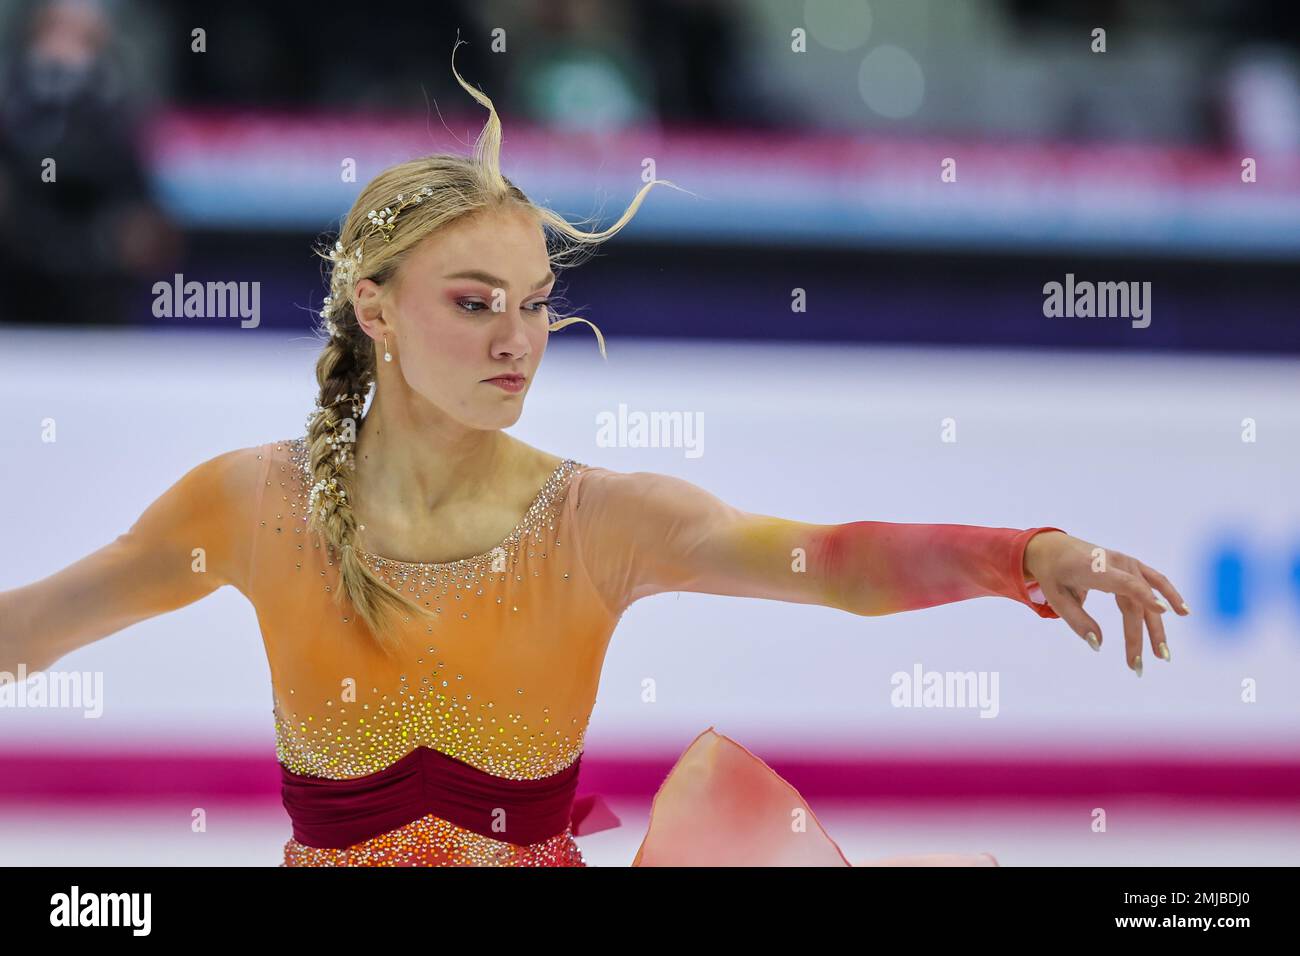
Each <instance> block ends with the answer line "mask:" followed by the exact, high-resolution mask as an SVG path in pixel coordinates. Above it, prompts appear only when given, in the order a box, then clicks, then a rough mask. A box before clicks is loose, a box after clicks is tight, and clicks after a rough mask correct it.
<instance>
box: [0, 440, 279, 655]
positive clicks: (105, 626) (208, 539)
mask: <svg viewBox="0 0 1300 956" xmlns="http://www.w3.org/2000/svg"><path fill="white" fill-rule="evenodd" d="M264 468H265V463H264V462H263V461H262V460H260V459H259V448H258V447H253V448H243V449H239V450H236V451H230V452H226V453H224V454H221V455H218V456H217V457H215V458H212V459H210V460H208V461H205V462H203V463H202V464H199V465H197V466H195V467H194V468H192V469H190V471H188V472H186V473H185V474H184V475H183V476H182V477H181V478H180V479H179V480H177V481H176V482H175V483H174V484H173V485H172V486H171V487H170V488H168V489H167V490H166V491H165V492H163V494H162V495H161V496H160V497H159V498H157V500H155V501H154V502H153V503H152V504H150V505H149V506H148V507H147V508H146V509H145V510H144V512H143V513H142V514H141V515H140V517H139V518H138V519H137V520H136V521H135V523H134V524H132V525H131V526H130V528H129V529H128V530H127V531H126V532H125V533H123V534H120V535H118V537H117V538H116V539H115V540H113V541H112V542H110V543H109V544H107V545H105V546H104V547H102V548H100V549H99V550H98V551H95V552H93V553H91V554H89V555H87V556H86V557H84V558H82V559H81V560H79V561H77V562H75V563H73V564H71V565H69V566H68V567H66V568H64V569H63V570H61V571H57V572H55V573H54V574H51V575H49V576H48V577H45V578H42V579H41V580H39V581H36V582H34V583H32V584H28V585H26V586H24V587H20V588H17V589H15V590H12V591H7V592H4V593H3V594H2V595H0V600H3V602H4V603H3V605H0V609H2V610H3V611H4V612H5V614H4V616H6V617H7V618H8V619H9V623H8V624H7V625H5V632H6V633H5V637H6V639H7V640H6V643H7V644H8V645H9V646H8V648H7V649H6V650H7V654H6V656H12V655H13V653H14V650H15V649H17V650H18V651H19V652H20V653H22V654H24V655H25V660H26V662H27V666H28V668H29V669H37V668H41V667H48V666H49V665H50V664H52V663H53V662H54V661H56V660H58V659H59V658H60V657H62V656H63V655H65V654H67V653H69V652H70V651H72V650H75V649H76V648H78V647H81V646H83V645H85V644H89V643H91V642H92V641H96V640H98V639H100V638H102V637H106V636H108V635H109V634H112V633H114V632H116V631H119V630H121V629H122V628H124V627H127V626H129V625H131V624H134V623H136V622H137V621H141V620H144V619H146V618H149V617H153V616H155V615H158V614H162V613H164V612H167V611H171V610H175V609H176V608H180V607H184V606H185V605H187V604H191V603H193V602H194V601H197V600H198V599H199V598H201V597H203V596H204V595H206V594H209V593H211V592H212V591H215V590H216V589H217V588H219V587H221V586H222V585H224V584H231V585H233V586H235V587H236V588H238V589H239V590H241V591H243V592H244V593H247V589H248V574H249V555H250V549H251V544H252V528H251V522H252V517H253V515H254V513H255V508H256V497H257V493H258V491H259V485H260V482H259V480H258V479H259V476H260V475H261V473H262V471H263V469H264Z"/></svg>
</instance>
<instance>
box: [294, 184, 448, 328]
mask: <svg viewBox="0 0 1300 956" xmlns="http://www.w3.org/2000/svg"><path fill="white" fill-rule="evenodd" d="M432 195H433V187H432V186H421V187H420V188H419V189H417V190H416V191H415V192H413V193H411V194H410V195H409V196H408V195H406V194H405V193H398V194H397V200H396V202H397V207H396V208H394V207H392V206H385V207H384V208H383V209H379V210H375V209H372V210H370V212H368V213H366V219H367V221H368V222H369V224H370V231H369V232H368V233H367V234H366V235H365V236H362V238H361V242H359V243H357V246H356V248H355V249H354V250H353V251H352V254H351V255H348V254H347V252H345V251H344V249H343V241H342V240H341V239H340V240H339V241H338V242H335V243H334V248H333V249H332V250H330V254H329V260H330V261H331V262H333V263H334V269H333V272H332V273H331V275H330V288H331V290H338V291H340V292H341V291H343V290H345V289H351V288H352V287H353V286H354V285H356V282H357V274H358V271H359V270H360V268H361V246H362V245H363V244H364V242H365V240H366V239H367V238H369V237H370V236H382V237H383V239H384V242H391V241H392V238H393V230H394V229H396V228H397V217H398V216H399V215H401V213H402V210H404V209H407V208H409V207H411V206H418V205H420V204H421V203H422V202H424V201H425V200H426V199H428V198H429V197H430V196H432ZM339 298H340V299H342V298H343V296H339ZM337 304H338V301H337V300H336V299H335V296H334V294H333V291H331V294H330V295H327V296H325V300H324V301H323V302H322V303H321V307H320V314H321V315H322V316H328V315H330V314H331V313H332V312H333V311H334V308H335V306H336V305H337ZM326 324H327V325H328V327H329V330H330V335H332V336H333V335H338V334H339V328H338V326H336V325H335V324H334V323H333V322H327V323H326Z"/></svg>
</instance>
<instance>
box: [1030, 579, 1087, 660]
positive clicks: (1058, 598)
mask: <svg viewBox="0 0 1300 956" xmlns="http://www.w3.org/2000/svg"><path fill="white" fill-rule="evenodd" d="M1040 587H1042V588H1043V596H1044V597H1045V598H1047V603H1048V604H1049V605H1051V608H1052V610H1053V611H1055V612H1056V613H1057V614H1059V615H1060V617H1061V620H1063V621H1064V622H1065V623H1066V624H1068V625H1069V626H1070V629H1071V630H1073V631H1074V633H1075V634H1078V635H1079V636H1080V637H1081V638H1083V639H1084V640H1085V641H1087V642H1088V645H1089V646H1090V647H1091V648H1092V649H1093V650H1094V651H1100V650H1101V625H1100V624H1098V623H1097V622H1096V621H1094V620H1093V619H1092V617H1091V615H1089V614H1088V612H1087V611H1085V610H1084V609H1083V602H1082V601H1080V600H1079V598H1078V597H1077V596H1075V594H1074V592H1073V591H1070V590H1067V589H1065V588H1059V587H1053V586H1050V585H1040ZM1090 634H1091V635H1092V637H1091V639H1090V638H1089V635H1090Z"/></svg>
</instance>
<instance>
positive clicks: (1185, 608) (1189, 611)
mask: <svg viewBox="0 0 1300 956" xmlns="http://www.w3.org/2000/svg"><path fill="white" fill-rule="evenodd" d="M1183 610H1184V611H1186V612H1187V613H1188V614H1191V613H1192V609H1191V608H1190V607H1188V606H1187V602H1186V601H1184V602H1183Z"/></svg>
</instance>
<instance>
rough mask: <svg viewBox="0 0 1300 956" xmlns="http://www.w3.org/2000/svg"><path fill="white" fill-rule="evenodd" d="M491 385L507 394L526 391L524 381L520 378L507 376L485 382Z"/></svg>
mask: <svg viewBox="0 0 1300 956" xmlns="http://www.w3.org/2000/svg"><path fill="white" fill-rule="evenodd" d="M484 381H485V382H486V383H487V384H489V385H495V386H496V387H497V388H500V389H503V390H504V391H507V392H512V393H514V392H522V391H523V390H524V379H523V378H522V377H520V376H509V375H505V376H502V377H500V378H489V379H485V380H484Z"/></svg>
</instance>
